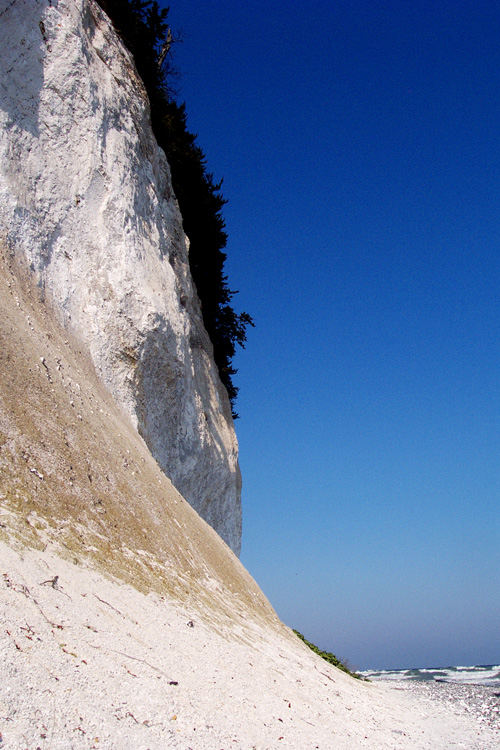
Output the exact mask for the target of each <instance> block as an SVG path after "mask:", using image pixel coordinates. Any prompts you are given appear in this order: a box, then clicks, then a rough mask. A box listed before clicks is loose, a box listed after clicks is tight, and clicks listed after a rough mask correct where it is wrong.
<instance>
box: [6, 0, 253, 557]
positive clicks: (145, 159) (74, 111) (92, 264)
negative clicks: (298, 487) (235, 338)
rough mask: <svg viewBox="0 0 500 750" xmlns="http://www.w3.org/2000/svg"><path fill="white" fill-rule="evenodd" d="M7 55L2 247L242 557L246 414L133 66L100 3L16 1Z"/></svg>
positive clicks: (9, 9) (11, 2)
mask: <svg viewBox="0 0 500 750" xmlns="http://www.w3.org/2000/svg"><path fill="white" fill-rule="evenodd" d="M0 50H1V57H2V76H1V77H0V241H1V242H2V244H3V245H4V246H5V247H7V248H8V249H9V250H10V252H11V254H13V255H15V256H16V258H17V260H18V261H21V263H22V264H24V265H25V266H26V267H27V268H29V269H30V271H31V274H32V277H33V278H34V279H35V280H36V283H37V284H38V287H39V288H40V289H41V290H42V292H43V293H44V294H45V296H46V298H47V300H50V302H51V304H53V305H54V307H55V309H56V310H57V313H58V315H59V316H60V319H61V321H62V323H63V324H64V325H65V326H66V328H70V329H71V330H72V331H73V332H74V333H76V334H77V335H78V337H79V338H80V339H81V340H82V341H83V342H84V343H85V345H86V346H87V347H88V349H89V351H90V354H91V357H92V360H93V363H94V366H95V368H96V371H97V373H98V375H99V376H100V378H101V379H102V381H103V382H104V384H105V385H106V387H107V388H108V390H109V391H110V392H111V394H112V396H113V397H114V399H115V402H116V403H117V404H118V405H119V406H120V407H121V409H122V410H123V411H124V412H125V413H126V414H127V415H128V417H129V418H130V420H131V421H132V424H133V425H134V426H135V428H136V429H137V430H138V431H139V433H140V435H141V436H142V437H143V438H144V440H145V442H146V444H147V445H148V447H149V449H150V451H151V453H152V454H153V456H154V457H155V459H156V460H157V462H158V463H159V465H160V466H161V468H162V469H163V471H164V472H165V474H166V475H167V476H168V477H169V478H170V479H171V480H172V482H173V484H174V485H175V487H176V488H177V489H178V490H179V491H180V492H181V494H182V495H183V496H184V497H185V498H186V499H187V500H188V502H189V503H190V504H191V505H192V506H193V507H194V508H195V509H196V510H197V511H198V512H199V514H200V515H201V516H202V517H203V518H204V519H205V520H206V521H207V522H208V523H209V524H210V525H211V526H213V528H215V530H216V531H217V532H218V533H219V534H220V535H221V537H222V538H223V539H224V540H225V541H226V542H227V543H228V545H229V546H230V547H231V548H232V549H233V550H234V551H235V552H236V553H238V552H239V549H240V540H241V509H240V489H241V481H240V472H239V467H238V447H237V441H236V436H235V432H234V427H233V422H232V418H231V408H230V404H229V400H228V397H227V393H226V391H225V389H224V387H223V386H222V384H221V382H220V379H219V376H218V373H217V369H216V366H215V364H214V361H213V356H212V347H211V343H210V341H209V339H208V336H207V333H206V331H205V329H204V327H203V323H202V317H201V312H200V304H199V300H198V298H197V295H196V290H195V288H194V285H193V282H192V279H191V276H190V272H189V263H188V252H189V247H188V241H187V239H186V237H185V235H184V233H183V228H182V219H181V216H180V213H179V209H178V205H177V202H176V199H175V196H174V194H173V191H172V186H171V181H170V173H169V167H168V164H167V161H166V158H165V155H164V153H163V151H162V150H161V149H160V148H159V147H158V145H157V143H156V141H155V139H154V136H153V133H152V130H151V125H150V120H149V105H148V101H147V97H146V93H145V90H144V87H143V84H142V82H141V80H140V79H139V77H138V75H137V72H136V70H135V67H134V63H133V60H132V58H131V56H130V54H129V53H128V51H127V50H126V49H125V48H124V46H123V45H122V44H121V42H120V40H119V39H118V37H117V35H116V34H115V33H114V31H113V28H112V26H111V25H110V23H109V21H108V19H107V17H106V16H105V14H104V13H103V12H102V10H101V9H100V8H99V6H98V5H97V3H95V2H94V0H58V2H51V0H36V2H35V1H34V0H1V2H0Z"/></svg>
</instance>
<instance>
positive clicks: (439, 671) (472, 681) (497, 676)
mask: <svg viewBox="0 0 500 750" xmlns="http://www.w3.org/2000/svg"><path fill="white" fill-rule="evenodd" d="M360 674H361V675H363V677H367V678H368V679H370V680H405V681H406V680H426V681H427V680H429V677H431V679H432V677H433V678H434V680H435V681H439V682H456V683H458V684H462V685H463V684H468V685H500V665H485V666H468V667H467V666H458V667H435V668H430V667H425V668H422V669H416V668H415V669H380V670H365V671H364V672H360Z"/></svg>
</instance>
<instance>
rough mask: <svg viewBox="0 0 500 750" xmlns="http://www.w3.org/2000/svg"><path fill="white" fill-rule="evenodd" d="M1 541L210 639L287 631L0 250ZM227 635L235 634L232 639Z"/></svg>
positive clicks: (82, 352)
mask: <svg viewBox="0 0 500 750" xmlns="http://www.w3.org/2000/svg"><path fill="white" fill-rule="evenodd" d="M0 540H1V541H4V542H6V543H7V544H8V545H9V546H11V547H13V548H14V549H18V550H20V551H21V552H22V550H23V549H24V548H26V547H31V548H33V549H40V550H43V549H48V550H51V551H52V552H53V553H55V554H56V555H59V556H61V557H63V558H65V559H66V560H68V561H69V562H71V563H73V564H75V563H76V564H77V565H79V566H84V567H85V566H87V565H91V566H92V567H95V568H96V569H98V570H100V571H101V572H102V573H104V574H105V575H107V576H110V577H112V578H113V579H116V580H118V581H122V582H124V583H127V584H129V585H131V586H133V587H134V588H136V589H138V590H139V591H143V592H145V593H147V592H148V591H155V592H157V593H158V594H160V595H162V596H168V597H170V598H172V599H175V600H176V601H178V602H180V603H182V604H183V605H184V606H186V607H188V608H190V609H192V610H193V611H196V612H199V613H201V614H202V615H203V619H204V620H205V621H207V622H212V623H213V624H214V626H216V628H217V629H219V630H220V629H222V630H227V632H243V631H244V630H245V623H246V622H250V621H252V622H254V623H256V622H257V623H261V624H262V625H265V626H266V627H269V626H270V627H271V628H273V629H277V630H278V631H279V632H285V629H284V627H283V626H282V625H281V624H280V623H279V620H278V618H277V617H276V615H275V613H274V611H273V609H272V607H271V606H270V604H269V603H268V601H267V600H266V598H265V597H264V595H263V594H262V592H261V591H260V589H259V588H258V586H257V585H256V584H255V582H254V581H253V579H252V578H251V576H250V575H249V574H248V573H247V572H246V570H245V569H244V568H243V566H242V565H241V563H240V562H239V560H238V559H237V557H236V556H235V555H234V554H233V553H232V552H231V550H230V549H229V548H228V547H227V545H226V544H225V543H224V542H223V541H222V540H221V539H220V537H219V535H218V534H217V533H216V532H215V531H214V530H213V529H212V528H211V527H210V526H209V525H208V524H207V523H206V522H205V521H203V519H202V518H200V516H199V515H198V514H197V513H196V512H195V511H194V510H193V508H191V506H190V505H189V504H188V503H187V502H186V501H185V500H184V499H183V498H182V496H181V495H180V494H179V492H178V491H177V490H176V489H175V488H174V486H173V485H172V483H171V482H170V480H169V479H168V478H167V477H166V476H165V474H164V473H163V472H162V471H161V469H160V468H159V466H158V464H157V463H156V461H155V460H154V459H153V458H152V456H151V453H150V451H149V449H148V447H147V446H146V444H145V443H144V441H143V440H142V438H141V437H140V436H139V435H138V433H137V431H136V430H135V429H134V428H133V427H132V426H131V424H130V420H129V419H128V418H127V417H126V416H125V415H124V414H123V413H122V411H121V409H120V408H119V407H117V405H116V403H115V402H114V400H113V398H112V396H111V395H110V393H109V391H108V390H107V389H106V388H105V387H104V385H103V383H102V382H101V380H100V379H99V378H98V377H97V375H96V372H95V368H94V365H93V362H92V360H91V358H90V356H89V354H88V352H87V351H86V348H85V347H84V346H82V342H81V340H80V339H79V337H78V336H75V335H73V334H72V333H71V332H69V331H68V330H67V329H65V328H64V327H63V326H62V325H61V324H60V322H59V316H58V314H57V312H55V311H54V310H53V309H52V306H51V304H50V302H49V301H48V300H47V299H44V298H43V293H42V290H41V289H40V287H39V286H37V285H36V284H35V283H34V278H33V275H32V274H30V273H29V272H28V271H27V270H26V267H25V264H24V263H22V264H20V263H19V260H18V259H17V258H16V256H15V254H14V253H13V252H12V250H8V249H7V248H6V247H5V245H4V244H3V243H0ZM235 626H236V631H234V628H235Z"/></svg>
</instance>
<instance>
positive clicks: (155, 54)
mask: <svg viewBox="0 0 500 750" xmlns="http://www.w3.org/2000/svg"><path fill="white" fill-rule="evenodd" d="M98 1H99V4H100V5H101V7H102V8H103V9H104V10H105V11H106V13H107V14H108V15H109V17H110V18H111V20H112V21H113V24H114V26H115V28H116V30H117V31H118V33H119V34H120V36H121V38H122V39H123V41H124V43H125V44H126V46H127V47H128V49H129V50H130V52H131V53H132V55H133V56H134V60H135V63H136V66H137V70H138V72H139V75H140V76H141V78H142V80H143V82H144V85H145V87H146V90H147V92H148V96H149V100H150V104H151V120H152V125H153V131H154V133H155V136H156V139H157V141H158V143H159V145H160V146H161V148H162V149H163V150H164V151H165V153H166V156H167V159H168V162H169V164H170V169H171V172H172V183H173V188H174V191H175V195H176V197H177V200H178V202H179V208H180V211H181V214H182V219H183V224H184V230H185V232H186V234H187V235H188V237H189V241H190V251H189V264H190V269H191V275H192V277H193V280H194V283H195V285H196V290H197V292H198V296H199V298H200V302H201V310H202V314H203V322H204V324H205V328H206V329H207V332H208V335H209V336H210V339H211V341H212V344H213V347H214V359H215V363H216V365H217V368H218V371H219V375H220V378H221V381H222V383H223V384H224V386H225V387H226V390H227V392H228V396H229V400H230V402H231V408H232V411H233V417H237V416H238V415H237V414H236V412H235V410H234V406H235V401H236V396H237V394H238V388H237V387H236V386H235V385H234V383H233V376H234V375H235V374H236V370H235V369H234V367H233V366H232V360H233V357H234V355H235V353H236V347H237V346H241V347H243V348H244V345H245V341H246V329H247V327H248V326H249V325H251V326H253V320H252V318H251V316H250V315H249V314H248V313H245V312H243V313H237V312H235V310H234V309H233V307H232V305H231V300H232V298H233V297H234V295H235V294H237V292H235V291H232V290H231V289H230V287H229V285H228V278H227V275H226V274H225V273H224V263H225V261H226V257H227V256H226V253H225V252H224V251H223V250H224V248H225V247H226V244H227V234H226V232H225V223H224V217H223V215H222V208H223V206H224V205H225V203H226V200H225V198H224V197H223V195H222V193H221V182H215V181H214V177H213V175H212V174H211V173H210V172H208V171H207V166H206V158H205V155H204V153H203V151H202V150H201V148H200V147H199V146H198V145H197V143H196V136H195V135H194V134H193V133H190V132H189V130H188V128H187V116H186V107H185V104H179V103H177V101H176V100H175V97H174V95H173V92H172V89H171V85H170V82H171V79H172V77H173V70H172V67H171V52H172V44H173V43H174V42H175V39H174V38H173V36H172V32H171V29H170V27H169V25H168V22H167V17H168V12H169V9H168V8H166V9H160V8H159V6H158V3H157V2H156V0H98Z"/></svg>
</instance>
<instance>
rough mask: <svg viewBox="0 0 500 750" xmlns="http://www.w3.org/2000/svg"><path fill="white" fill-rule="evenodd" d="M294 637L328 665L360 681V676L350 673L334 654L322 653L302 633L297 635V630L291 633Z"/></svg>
mask: <svg viewBox="0 0 500 750" xmlns="http://www.w3.org/2000/svg"><path fill="white" fill-rule="evenodd" d="M293 632H294V633H295V635H296V636H297V637H298V638H300V640H301V641H304V643H305V644H306V646H309V648H310V649H311V650H312V651H314V653H315V654H318V656H321V658H322V659H324V660H325V661H327V662H328V663H329V664H333V666H334V667H338V668H339V669H341V670H342V671H343V672H347V674H350V675H351V677H356V679H358V680H359V679H361V676H360V675H359V674H357V673H356V672H352V671H351V670H350V669H349V667H348V666H347V665H346V664H344V663H343V662H341V661H340V659H337V657H336V656H335V654H332V653H331V652H330V651H322V650H321V649H320V648H318V646H315V645H314V643H311V641H308V640H307V639H306V638H304V636H303V635H302V633H299V631H298V630H294V631H293Z"/></svg>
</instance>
